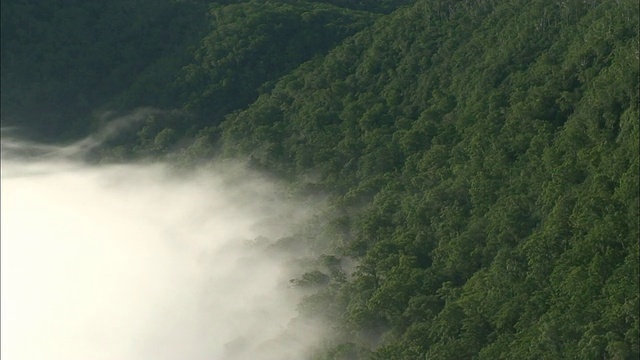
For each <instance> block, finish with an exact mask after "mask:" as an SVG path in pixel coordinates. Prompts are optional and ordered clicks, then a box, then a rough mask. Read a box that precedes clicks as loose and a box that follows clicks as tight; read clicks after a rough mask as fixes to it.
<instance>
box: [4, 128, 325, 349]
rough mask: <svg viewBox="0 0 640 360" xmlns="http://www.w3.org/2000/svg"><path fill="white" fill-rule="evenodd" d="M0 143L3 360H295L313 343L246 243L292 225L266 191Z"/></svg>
mask: <svg viewBox="0 0 640 360" xmlns="http://www.w3.org/2000/svg"><path fill="white" fill-rule="evenodd" d="M3 142H4V140H3ZM3 147H4V149H3V159H2V193H1V194H2V196H1V199H2V200H1V204H2V209H1V210H2V213H1V214H2V215H1V216H2V219H1V229H2V233H1V236H2V237H1V246H2V248H1V252H0V253H1V256H2V258H1V266H2V268H1V277H2V278H1V287H2V288H1V307H2V308H1V315H2V316H1V327H2V328H1V336H2V338H1V343H0V344H1V354H0V355H1V357H2V359H3V360H34V359H48V360H87V359H92V360H100V359H105V360H107V359H108V360H114V359H117V360H139V359H167V360H178V359H186V360H199V359H207V360H223V359H224V360H245V359H246V360H250V359H251V360H254V359H255V360H266V359H274V360H275V359H278V360H285V359H303V358H304V357H305V351H307V349H308V348H309V346H310V345H312V344H313V343H314V342H315V341H316V340H317V339H318V338H319V337H320V330H319V329H317V328H315V327H314V326H312V325H311V324H304V323H302V324H301V325H299V326H297V327H295V328H292V326H293V325H292V324H291V322H292V320H293V319H294V318H295V317H296V312H295V308H296V304H297V302H298V300H299V295H298V294H295V293H294V292H293V290H292V289H289V288H288V287H287V280H288V276H289V274H287V272H286V269H285V267H284V266H283V261H282V260H280V259H279V257H278V256H276V254H274V253H272V252H267V251H264V250H261V248H260V247H259V246H258V245H255V244H253V243H254V242H255V241H254V240H255V239H257V238H259V237H266V238H269V239H278V238H279V237H282V236H286V235H288V234H289V232H290V231H291V228H292V226H294V225H295V223H296V222H298V221H301V220H302V219H303V218H304V216H305V209H306V207H304V206H302V205H300V204H296V203H294V202H293V201H289V200H286V199H285V198H284V196H283V195H282V193H281V192H280V191H279V189H278V186H277V185H275V184H273V183H269V182H267V181H265V180H261V179H258V177H257V175H256V174H252V173H249V172H247V171H245V170H242V169H241V168H240V167H229V166H212V167H210V168H207V169H206V170H205V169H203V170H199V171H178V170H175V169H173V170H172V169H171V168H170V167H168V166H166V165H162V164H135V165H134V164H131V165H119V166H99V167H96V166H85V165H82V164H81V163H80V162H76V161H73V160H69V159H65V158H64V157H59V156H51V153H50V152H49V156H46V157H42V156H40V155H37V154H36V155H33V154H31V155H30V156H31V157H28V156H20V157H19V158H17V157H13V154H16V153H18V152H16V151H15V150H16V149H19V148H20V143H19V142H15V141H14V142H11V149H9V150H7V149H8V147H5V146H3ZM49 150H50V149H49ZM27 153H28V152H27ZM43 159H46V160H43ZM252 244H253V245H252ZM296 323H297V322H296Z"/></svg>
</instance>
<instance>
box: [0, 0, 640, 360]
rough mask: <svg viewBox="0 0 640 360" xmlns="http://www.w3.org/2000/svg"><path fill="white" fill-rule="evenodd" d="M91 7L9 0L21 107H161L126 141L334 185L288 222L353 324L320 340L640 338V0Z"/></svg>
mask: <svg viewBox="0 0 640 360" xmlns="http://www.w3.org/2000/svg"><path fill="white" fill-rule="evenodd" d="M71 3H73V2H69V3H64V2H51V4H56V5H55V6H53V5H52V6H53V9H50V8H46V9H45V8H44V7H41V6H40V5H38V6H33V5H28V4H27V3H26V2H22V1H17V0H14V1H6V2H3V3H2V7H3V9H2V10H3V11H2V16H3V19H2V26H3V29H2V30H3V33H2V78H3V80H2V105H3V106H2V107H3V110H2V118H3V123H9V124H30V123H31V122H29V121H27V120H25V119H27V118H29V117H32V118H33V116H39V117H36V118H34V119H36V120H37V121H38V122H41V123H40V124H35V125H38V126H37V127H39V128H42V127H46V128H47V132H48V133H49V134H53V135H56V134H62V133H65V134H66V133H81V132H82V130H87V129H90V128H92V127H95V126H97V125H98V124H99V123H100V121H99V120H98V119H99V114H100V113H99V111H98V109H101V110H115V111H116V112H121V113H125V112H126V111H127V110H132V109H135V108H137V107H140V106H151V107H154V108H157V109H161V110H163V111H159V112H154V113H153V114H149V115H146V117H145V118H144V119H143V121H141V122H140V123H137V124H135V125H133V127H131V128H130V130H128V131H126V132H124V133H122V134H120V135H119V136H118V137H116V138H114V139H112V140H111V141H110V142H108V143H107V144H106V146H105V147H103V148H102V149H101V150H100V151H101V153H100V156H101V158H102V160H103V161H119V160H124V159H129V158H135V157H142V156H144V157H148V156H152V157H168V158H170V159H173V160H174V161H180V162H183V163H191V162H194V161H197V160H202V159H210V158H213V157H227V158H234V159H240V160H242V161H247V163H248V164H249V166H252V167H255V168H258V169H261V170H264V171H267V172H269V173H271V174H273V175H274V176H278V177H280V178H282V179H285V180H287V181H289V183H290V184H291V185H290V188H291V192H292V193H294V194H296V195H298V196H319V195H321V196H324V197H326V198H328V199H329V200H328V203H329V208H328V209H327V210H326V211H325V212H323V213H322V214H319V215H318V216H317V217H316V220H315V221H314V222H313V223H310V224H309V226H308V227H307V229H306V230H304V231H301V232H300V234H298V235H297V236H295V237H292V238H287V239H282V240H281V242H280V243H281V246H285V247H287V246H288V247H295V248H297V249H303V250H304V251H305V258H304V259H303V260H301V261H304V262H305V263H306V265H305V267H306V268H308V269H309V271H308V272H307V273H305V274H301V276H300V278H299V279H295V280H294V281H293V282H292V283H293V284H295V285H296V286H306V287H309V288H312V289H314V290H313V294H312V295H309V296H308V297H307V298H306V300H305V301H303V302H302V303H301V304H300V305H299V311H300V313H301V314H308V315H313V316H317V317H320V318H322V319H323V320H324V321H325V322H326V323H327V324H329V326H331V327H333V328H334V329H335V331H334V332H335V334H336V336H335V338H332V339H327V340H326V342H325V343H324V345H323V347H322V348H321V349H317V351H315V352H314V355H313V357H312V358H313V359H407V360H413V359H425V358H426V359H471V358H473V359H564V358H567V359H603V358H604V359H637V358H638V356H640V348H639V337H640V333H639V331H638V329H639V316H638V312H639V306H640V305H639V302H638V292H639V283H638V282H639V269H638V262H639V261H638V256H639V252H638V251H639V250H638V241H639V233H638V218H639V216H640V214H639V211H638V210H639V203H638V200H639V183H638V172H639V151H640V150H639V118H638V116H639V112H638V87H639V71H638V63H639V60H638V59H639V58H638V56H639V55H638V54H639V52H638V11H639V9H638V3H637V1H633V0H619V1H602V2H598V1H578V0H570V1H564V2H558V1H548V0H534V1H530V0H527V1H524V0H513V1H508V2H507V1H497V0H473V1H472V0H459V1H455V0H429V1H427V0H416V1H376V2H374V1H294V0H288V1H284V0H281V1H257V0H252V1H245V2H228V3H229V4H227V3H225V2H214V3H210V4H209V3H206V2H202V1H192V2H187V1H184V2H182V1H180V2H179V1H166V3H163V2H162V1H155V2H153V3H154V4H164V5H157V10H155V11H157V12H156V13H154V12H151V13H145V14H146V15H145V16H141V17H140V18H139V19H138V20H136V21H133V22H127V26H124V27H123V28H122V31H123V32H118V31H111V29H112V28H109V27H107V28H101V27H100V26H99V24H100V22H92V21H91V20H90V18H87V16H97V15H95V14H97V13H92V11H98V10H99V9H100V6H104V7H107V8H109V9H111V10H110V11H113V12H114V14H110V13H107V15H104V16H114V17H116V18H118V19H120V20H122V21H125V20H124V17H125V16H135V14H136V11H128V12H123V13H118V14H116V13H115V11H116V10H113V9H115V8H117V6H120V5H117V6H116V5H114V6H115V7H113V8H112V7H110V6H111V5H109V6H107V5H101V3H94V2H92V1H84V2H77V4H75V5H72V4H71ZM116 3H120V2H116ZM128 4H131V5H128ZM125 5H126V6H140V7H141V8H145V6H148V5H149V4H147V2H145V1H138V2H126V4H125V2H122V5H121V6H125ZM5 8H6V9H8V10H6V11H5ZM176 9H180V12H176ZM51 11H55V13H56V14H58V15H56V16H54V17H50V16H48V14H49V13H48V12H51ZM79 12H83V13H82V14H80V13H79ZM92 14H94V15H92ZM149 14H151V16H149ZM69 17H70V18H73V19H77V21H78V22H77V23H76V22H69V21H66V20H65V19H67V18H69ZM100 18H102V17H100ZM43 19H48V20H46V21H45V20H43ZM55 19H57V20H55ZM5 20H6V21H5ZM54 20H55V21H54ZM80 20H82V21H87V22H89V23H91V24H93V25H92V27H91V29H92V30H91V31H92V32H93V33H95V35H91V36H94V38H95V39H98V40H96V41H90V40H88V39H85V38H84V37H85V36H90V35H87V34H82V33H81V32H80V33H79V32H78V31H75V30H74V26H76V25H77V26H81V25H79V24H80ZM43 21H45V22H44V23H43ZM74 21H75V20H74ZM104 21H105V22H104V24H112V23H111V22H109V21H107V20H104ZM74 24H76V25H74ZM104 26H107V25H104ZM109 26H113V25H109ZM43 29H45V30H43ZM46 29H49V30H51V29H53V30H52V31H47V30H46ZM141 29H149V31H148V32H145V34H147V35H145V36H142V35H140V34H141V33H140V31H141ZM127 31H130V34H134V35H126V33H127ZM93 33H92V34H93ZM8 34H11V36H9V35H8ZM65 34H74V36H78V37H80V38H78V39H74V38H72V37H69V36H65ZM127 36H129V37H127ZM167 39H169V40H167ZM109 44H117V46H115V48H114V49H112V50H110V48H109V47H108V46H109ZM127 49H128V50H127ZM127 51H128V52H127ZM79 54H86V55H82V56H81V55H79ZM5 79H6V80H5ZM54 95H55V96H54ZM62 104H66V106H67V107H66V108H64V109H58V108H57V107H58V106H62ZM63 107H64V106H63ZM40 110H41V111H40ZM92 112H93V114H92ZM42 113H46V114H48V116H47V117H42V116H40V115H42ZM70 115H73V116H74V117H73V118H69V116H70ZM51 119H53V120H51ZM36 120H33V121H36ZM42 122H53V123H54V124H55V126H46V124H45V125H42ZM82 124H86V126H84V125H82ZM78 129H80V130H78ZM57 131H58V133H56V132H57ZM54 137H55V136H54ZM347 264H356V266H355V269H353V271H351V269H350V268H349V267H348V266H347Z"/></svg>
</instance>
